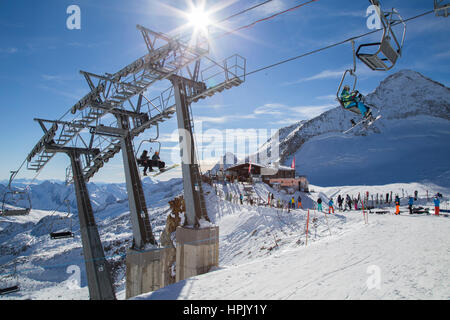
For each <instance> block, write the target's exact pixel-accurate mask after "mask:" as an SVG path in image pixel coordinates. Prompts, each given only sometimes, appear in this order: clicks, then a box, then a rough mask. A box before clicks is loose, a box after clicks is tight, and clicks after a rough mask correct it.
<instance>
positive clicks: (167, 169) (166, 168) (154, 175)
mask: <svg viewBox="0 0 450 320" xmlns="http://www.w3.org/2000/svg"><path fill="white" fill-rule="evenodd" d="M178 166H179V164H177V163H176V164H174V165H171V166H170V167H165V168H161V169H159V172H156V173H154V174H147V176H151V177H156V176H159V175H160V174H163V173H165V172H166V171H169V170H171V169H173V168H176V167H178Z"/></svg>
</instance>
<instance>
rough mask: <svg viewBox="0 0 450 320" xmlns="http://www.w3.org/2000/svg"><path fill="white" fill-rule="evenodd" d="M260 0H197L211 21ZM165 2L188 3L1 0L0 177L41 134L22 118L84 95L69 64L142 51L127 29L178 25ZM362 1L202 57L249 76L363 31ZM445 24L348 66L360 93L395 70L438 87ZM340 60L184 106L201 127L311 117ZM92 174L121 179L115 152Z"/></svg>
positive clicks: (272, 27)
mask: <svg viewBox="0 0 450 320" xmlns="http://www.w3.org/2000/svg"><path fill="white" fill-rule="evenodd" d="M259 2H262V1H225V0H222V1H208V2H207V5H206V7H207V8H212V7H214V6H216V5H217V4H221V5H222V7H223V9H222V10H220V11H217V12H215V13H214V14H213V15H212V17H211V18H212V19H213V20H214V19H216V20H217V19H221V18H225V17H227V16H230V15H231V14H233V13H236V12H239V11H241V10H243V9H245V8H248V7H250V6H251V5H253V4H256V3H259ZM302 2H306V0H305V1H295V0H273V1H272V2H271V3H269V4H266V5H264V6H261V7H259V8H257V9H255V10H252V11H250V12H248V13H245V14H242V15H240V16H238V17H235V18H233V19H230V20H229V21H227V23H226V27H228V28H230V29H236V28H238V27H241V26H244V25H247V24H249V23H252V22H254V21H255V20H257V19H260V18H265V17H267V16H269V15H271V14H273V13H275V12H279V11H281V10H284V9H287V8H289V7H293V6H295V5H297V4H299V3H302ZM72 4H76V5H78V6H79V7H80V8H81V30H69V29H67V27H66V19H67V18H68V14H67V13H66V9H67V7H68V6H69V5H72ZM382 4H383V5H384V6H385V7H386V8H391V7H395V8H397V9H398V11H399V12H400V13H401V14H402V15H403V17H404V18H408V17H411V16H415V15H417V14H420V13H423V12H425V11H428V10H430V9H432V5H433V1H432V0H426V1H425V0H412V1H411V0H385V1H383V2H382ZM169 6H171V7H173V8H176V9H178V10H180V11H187V8H188V4H187V2H186V1H185V0H178V1H167V0H166V1H160V2H159V1H154V0H127V1H124V0H122V1H119V0H96V1H94V0H89V1H88V0H84V1H79V0H70V1H65V0H42V1H30V0H27V1H25V0H0V39H1V41H0V98H1V99H0V108H1V111H2V116H1V117H0V136H1V140H0V148H1V150H2V154H3V156H2V157H1V158H0V179H7V178H8V177H9V171H10V170H14V169H17V168H18V167H19V165H20V164H21V163H22V161H23V160H24V159H25V157H26V156H27V154H28V153H29V152H30V150H31V149H32V147H33V146H34V145H35V143H36V142H37V141H38V140H39V139H40V137H41V136H42V130H41V129H40V127H39V125H38V124H37V123H36V122H35V121H33V118H36V117H39V118H47V119H57V118H59V117H60V116H61V115H62V114H63V113H64V112H66V111H67V110H68V109H69V108H70V107H71V106H73V105H74V104H75V103H76V102H77V101H78V100H79V99H80V98H81V97H82V96H83V95H85V94H86V93H87V92H88V87H87V85H86V83H85V80H84V79H83V78H82V77H81V75H80V74H79V70H86V71H91V72H94V73H98V74H103V73H105V72H108V73H114V72H116V71H118V70H119V69H121V68H122V67H124V66H126V65H127V64H129V63H130V62H132V61H134V59H136V58H137V57H140V56H142V55H143V54H145V53H146V47H145V44H144V41H143V39H142V36H141V34H140V32H139V31H138V30H137V29H136V24H141V25H144V26H146V27H148V28H150V29H152V30H155V31H160V32H164V33H169V32H170V31H171V30H174V29H176V28H177V27H179V26H180V25H182V24H186V23H187V21H186V19H185V18H183V17H181V16H180V15H178V14H177V13H176V12H177V11H176V10H170V9H169ZM367 7H368V1H363V0H360V1H357V0H341V1H335V0H318V1H316V2H314V3H311V4H308V5H306V6H305V7H302V8H300V9H298V10H295V11H293V12H289V13H286V14H283V15H281V16H279V17H277V18H275V19H272V20H269V21H265V22H261V23H258V24H256V25H255V26H254V27H252V28H250V29H246V30H243V31H241V32H239V33H234V34H230V35H227V36H224V37H220V38H218V39H216V40H214V41H213V42H212V44H211V56H212V57H214V58H215V59H217V60H221V59H224V58H226V57H228V56H231V55H233V54H235V53H238V54H240V55H242V56H243V57H245V58H246V59H247V71H252V70H255V69H258V68H260V67H263V66H266V65H270V64H272V63H276V62H278V61H280V60H284V59H286V58H290V57H293V56H297V55H300V54H302V53H305V52H308V51H312V50H314V49H318V48H320V47H323V46H326V45H329V44H332V43H334V42H337V41H340V40H344V39H346V38H348V37H350V36H355V35H359V34H362V33H365V32H367V31H369V30H368V29H367V26H366V19H367V18H366V9H367ZM449 30H450V19H449V18H438V17H435V16H434V15H433V14H430V15H428V16H425V17H423V18H420V19H417V20H414V21H411V22H410V23H409V24H408V29H407V34H406V42H405V47H404V52H403V56H402V58H401V59H400V60H399V62H398V64H397V65H396V66H395V68H394V69H393V70H392V71H390V72H387V73H386V72H381V73H380V72H372V71H370V70H369V69H368V68H367V67H366V66H364V65H362V64H361V63H358V66H357V72H358V75H359V85H358V87H359V90H360V91H361V92H363V93H369V92H371V91H373V90H374V89H375V88H376V86H377V85H378V83H379V82H380V81H381V80H383V79H384V78H385V77H386V76H388V75H389V74H391V73H393V72H396V71H398V70H401V69H413V70H416V71H418V72H421V73H422V74H424V75H425V76H427V77H430V78H432V79H434V80H436V81H439V82H441V83H443V84H445V85H447V86H449V79H450V43H449V41H448V34H449ZM218 32H219V33H220V31H218ZM379 35H380V34H376V35H372V36H369V37H366V38H363V39H359V40H358V41H357V45H359V44H361V43H364V42H372V41H376V40H377V39H378V38H379ZM351 64H352V53H351V45H350V44H349V43H347V44H344V45H341V46H338V47H335V48H333V49H330V50H327V51H324V52H321V53H318V54H315V55H312V56H309V57H306V58H303V59H299V60H295V61H292V62H289V63H286V64H283V65H280V66H277V67H275V68H272V69H268V70H265V71H262V72H259V73H255V74H252V75H250V76H248V77H247V79H246V82H245V83H244V84H243V85H241V86H240V87H237V88H233V89H232V90H228V91H226V92H223V93H221V94H218V95H216V96H214V97H212V98H209V99H207V100H201V101H200V102H198V103H197V104H194V105H193V106H192V109H193V113H194V118H195V119H196V120H198V121H201V127H202V128H203V131H207V130H211V129H216V130H221V131H222V132H224V131H225V130H226V129H267V130H271V129H278V128H281V127H284V126H287V125H289V124H292V123H294V122H296V121H299V120H303V119H309V118H312V117H314V116H317V115H318V114H320V113H321V112H323V111H325V110H327V109H330V108H332V107H335V106H336V102H335V100H334V98H333V95H334V94H335V92H336V89H337V86H338V82H339V79H340V77H341V74H342V73H343V71H344V70H345V69H346V68H348V67H349V66H350V65H351ZM166 86H167V84H160V85H156V86H155V87H154V88H152V89H151V90H149V92H148V93H147V95H148V96H149V97H154V96H157V95H158V94H159V92H160V90H162V89H165V88H166ZM175 128H176V120H175V119H172V120H170V121H168V122H166V123H164V125H163V126H162V127H161V142H162V143H163V148H162V152H161V153H162V157H163V158H166V159H167V158H170V157H169V154H171V152H173V151H172V150H173V149H174V148H176V142H175V141H174V139H173V136H172V133H173V131H174V130H175ZM269 132H270V131H269ZM151 135H154V133H153V132H148V133H147V134H146V136H148V137H149V136H151ZM219 151H222V150H219ZM231 151H233V150H231ZM216 155H217V156H219V155H220V154H216ZM210 156H211V155H210ZM168 162H171V161H170V160H169V161H168ZM68 164H69V161H68V159H67V158H66V157H65V156H63V155H58V156H57V157H55V158H54V159H53V160H52V162H50V163H49V164H48V165H47V167H46V168H45V169H44V170H43V171H42V172H41V174H40V176H39V179H63V178H64V174H65V168H66V167H67V165H68ZM175 174H179V172H178V173H177V172H173V173H172V174H170V175H169V173H167V175H166V178H169V177H172V176H173V175H175ZM32 176H33V172H32V171H26V170H22V171H21V172H20V175H19V176H18V177H22V178H23V177H32ZM93 181H106V182H121V181H123V169H122V164H121V156H120V155H117V156H116V157H115V159H114V160H112V161H110V162H109V163H108V164H107V165H105V167H103V168H102V170H101V171H100V172H99V173H98V174H97V176H96V177H95V178H94V179H93Z"/></svg>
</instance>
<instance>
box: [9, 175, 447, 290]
mask: <svg viewBox="0 0 450 320" xmlns="http://www.w3.org/2000/svg"><path fill="white" fill-rule="evenodd" d="M254 189H255V191H256V194H257V195H258V196H259V197H260V198H261V199H267V195H268V193H269V192H270V193H273V194H274V195H275V199H276V200H284V201H287V200H289V199H290V197H291V196H292V195H289V194H286V193H284V192H277V191H275V190H273V189H271V188H270V187H269V186H267V185H265V184H262V183H257V184H256V185H255V187H254ZM311 189H312V190H313V192H312V193H311V194H305V193H299V192H297V193H295V195H294V196H295V198H297V196H298V195H301V196H302V202H303V205H304V208H305V210H301V209H296V210H291V212H287V211H286V210H280V209H274V208H268V207H264V206H262V207H256V206H250V205H248V204H247V203H244V204H243V205H241V204H238V203H233V202H230V201H226V200H225V195H226V194H227V193H233V194H238V193H241V192H243V185H242V184H241V183H235V184H230V183H227V184H218V185H217V186H216V187H210V186H209V185H204V190H205V197H206V203H207V209H208V214H209V216H210V218H211V220H212V222H213V223H214V224H216V225H218V226H219V227H220V244H219V245H220V257H219V265H220V270H218V271H217V272H212V273H210V274H207V275H204V276H201V277H195V278H193V279H190V280H186V281H183V282H180V283H179V284H176V285H175V286H172V287H167V288H165V289H162V290H159V291H156V292H155V293H153V295H152V296H151V298H155V299H159V298H170V299H172V298H180V299H182V298H199V297H200V296H201V291H202V290H209V287H208V286H209V285H210V284H211V282H212V283H214V285H215V287H216V289H217V288H225V287H226V288H227V289H226V290H225V289H223V290H219V291H217V290H215V291H214V294H213V292H210V293H209V294H210V299H212V298H217V299H226V298H233V299H244V298H254V299H266V298H271V299H278V298H292V299H293V298H300V297H301V298H303V297H305V298H314V297H315V298H330V297H334V298H345V297H347V294H348V297H349V298H358V297H359V296H358V295H360V294H362V295H363V297H368V298H373V297H385V298H401V297H406V298H415V297H419V298H428V297H435V298H439V299H447V298H448V294H447V295H445V291H444V290H443V289H442V287H441V286H440V283H444V281H440V280H442V279H443V277H445V276H447V275H446V274H445V272H446V271H445V270H447V266H448V260H446V259H447V258H446V257H448V252H447V253H445V252H444V251H446V250H447V251H448V248H447V247H448V246H447V245H446V243H448V234H449V233H448V232H447V231H448V227H449V226H448V222H446V221H448V219H447V218H436V219H435V220H431V218H432V217H426V216H423V217H420V218H421V219H419V217H418V218H417V219H418V220H417V221H416V220H406V219H407V218H408V217H403V216H401V217H390V216H383V218H384V219H381V217H380V218H377V217H375V216H372V215H371V217H370V223H371V224H370V226H369V228H367V226H365V225H364V223H363V221H364V220H363V218H362V216H361V212H360V211H355V212H353V211H352V212H345V213H338V214H336V215H331V216H327V217H326V216H325V215H324V214H323V213H319V212H317V211H314V210H311V211H310V214H311V216H310V223H311V225H310V235H309V239H308V247H305V241H306V239H305V223H306V220H307V212H308V211H307V209H308V208H309V209H312V208H314V206H315V203H314V201H315V200H316V199H317V197H319V196H320V197H322V199H323V200H325V201H324V202H325V203H326V202H327V200H328V199H329V198H331V197H334V198H335V197H336V196H337V194H342V195H343V194H350V195H354V196H356V195H357V194H358V193H361V194H363V193H364V192H366V191H369V192H370V193H371V194H374V193H380V194H382V193H384V192H388V191H393V192H394V194H400V196H402V195H403V194H402V193H403V191H404V193H405V196H406V195H408V194H412V193H413V192H414V191H415V190H418V191H419V197H420V198H421V199H420V202H419V203H420V204H421V205H425V206H428V207H431V205H432V203H431V202H430V201H427V200H426V191H429V195H432V194H434V193H436V192H441V193H443V194H444V197H446V198H448V195H449V193H450V190H449V189H446V188H442V187H437V186H434V185H423V184H408V185H405V184H397V185H387V186H377V187H369V186H359V187H358V186H349V187H333V188H324V187H318V186H311ZM216 192H217V194H216ZM181 193H182V184H181V183H180V180H179V179H174V180H171V181H167V182H160V183H158V184H155V185H153V186H152V187H149V189H147V191H146V192H145V196H146V199H147V203H148V205H149V213H150V217H151V223H152V228H153V230H154V233H155V235H156V238H157V239H158V240H159V236H160V234H161V232H162V230H163V229H164V224H165V220H166V217H167V215H168V213H169V206H168V203H167V202H168V201H169V200H171V199H173V197H175V196H177V195H179V194H181ZM402 204H403V205H405V204H406V201H404V200H402ZM444 206H446V208H448V206H449V203H448V202H446V203H445V204H444ZM324 208H325V210H327V209H328V208H327V206H326V205H325V206H324ZM388 210H391V212H392V211H393V208H392V207H391V208H389V209H388ZM402 210H403V211H406V208H405V207H402ZM52 213H53V212H51V211H43V210H36V209H33V210H32V212H31V214H30V215H29V216H26V217H0V281H3V279H4V276H5V275H8V274H10V273H11V272H12V271H13V268H14V262H17V265H16V266H17V271H18V276H19V281H20V286H21V288H22V290H21V291H20V292H18V293H15V294H12V295H9V296H3V297H0V299H24V298H30V299H88V296H89V294H88V290H87V283H86V277H85V271H84V270H85V269H84V260H83V256H82V248H81V238H80V233H79V225H78V222H77V216H76V214H74V215H73V216H72V218H73V220H72V222H73V231H74V233H75V238H73V239H65V240H56V241H54V240H50V238H49V232H50V231H51V230H53V231H56V230H63V229H64V228H65V227H67V220H64V219H61V218H62V217H65V216H66V213H65V212H56V213H54V214H52ZM314 218H317V220H314ZM393 218H398V219H397V220H391V219H393ZM422 218H423V219H422ZM129 219H130V218H129V213H128V209H127V203H115V204H112V205H111V206H109V207H108V208H107V209H106V210H102V211H99V212H97V213H96V221H97V223H98V226H99V232H100V236H101V239H102V243H103V245H104V248H105V254H106V256H107V258H108V260H109V261H110V262H111V263H112V266H113V276H114V279H115V285H116V289H117V291H116V292H117V297H118V298H119V299H123V298H124V283H125V272H124V271H125V266H124V258H125V253H126V249H127V248H128V247H129V246H130V241H131V238H132V232H131V226H130V222H129ZM401 219H405V220H401ZM427 219H428V220H427ZM438 219H440V220H438ZM444 219H447V220H445V221H444ZM372 220H373V221H372ZM378 220H379V222H376V221H378ZM401 221H404V223H403V224H396V223H397V222H398V223H400V222H401ZM438 221H440V222H438ZM372 223H374V225H372ZM439 223H440V224H439ZM410 224H411V225H410ZM420 224H422V227H423V228H425V229H422V231H423V230H433V234H431V233H427V236H426V237H417V232H419V230H418V229H417V228H418V227H419V225H420ZM438 224H439V225H438ZM397 228H398V229H399V230H401V231H402V232H403V233H401V234H395V232H396V230H397ZM366 230H371V231H370V232H371V233H365V232H366ZM406 230H410V231H411V232H406ZM422 231H421V232H422ZM330 232H331V234H332V236H330ZM422 234H423V233H422ZM380 235H382V236H380ZM391 237H393V238H392V239H394V240H395V242H396V243H397V242H398V243H401V244H402V245H401V246H399V247H396V246H392V245H391V243H392V242H391ZM419 238H420V239H422V240H421V241H425V242H424V243H423V244H420V245H419V244H418V243H416V242H414V241H416V239H419ZM370 239H372V240H370ZM411 241H412V242H411ZM364 243H366V246H365V247H364ZM376 243H378V244H379V245H381V244H385V245H383V246H381V247H379V246H376ZM431 243H433V245H435V248H431V249H430V244H431ZM436 244H438V245H436ZM354 245H355V248H356V249H355V248H353V246H354ZM369 245H370V246H372V245H373V246H375V247H374V248H371V247H368V246H369ZM409 246H418V248H420V250H419V251H417V255H421V259H420V264H418V265H417V264H416V265H414V268H413V269H414V271H411V272H409V273H408V272H407V273H405V274H402V276H401V282H400V283H399V284H398V285H397V284H395V283H394V282H392V283H391V282H390V281H394V280H395V279H392V278H386V284H387V285H388V286H387V287H386V289H383V290H385V291H383V292H385V295H384V296H373V295H372V294H373V292H372V293H370V294H369V293H364V287H363V283H361V282H359V283H358V285H355V286H350V287H349V290H348V291H345V290H337V291H336V292H335V293H330V292H331V291H332V289H331V286H332V285H339V286H341V285H342V283H344V282H352V281H351V280H355V279H356V280H358V281H362V280H361V279H362V278H363V277H366V276H367V275H366V274H365V272H366V270H365V269H361V268H366V267H367V265H368V264H371V263H378V264H379V265H380V266H381V267H382V270H386V273H387V274H391V271H392V270H393V269H395V268H394V266H397V264H398V265H400V266H401V268H400V269H399V270H402V271H404V270H403V268H406V266H405V265H407V264H408V265H409V266H410V267H411V265H412V262H413V261H412V260H413V258H414V257H415V256H406V251H403V252H401V251H402V250H409ZM317 248H318V249H317ZM377 250H378V251H377ZM383 250H387V252H386V259H381V260H377V259H378V258H379V257H380V256H381V251H383ZM426 250H431V251H430V252H432V253H433V255H431V256H430V255H429V254H428V253H429V252H428V253H427V254H425V253H424V252H425V251H426ZM397 251H399V252H401V253H402V254H403V256H399V258H398V259H397V260H395V262H392V263H391V264H388V262H387V261H388V259H391V258H392V257H393V256H396V255H398V254H399V253H398V252H397ZM383 252H384V251H383ZM361 257H362V258H361ZM400 257H401V258H400ZM403 258H404V259H405V260H404V262H402V261H403V260H402V259H403ZM352 259H353V260H354V261H355V263H354V266H351V265H352V262H351V261H352ZM360 260H363V261H362V262H361V263H359V262H358V261H360ZM417 260H418V261H419V259H417ZM427 264H428V265H431V264H433V269H432V270H431V269H430V270H428V269H423V268H424V266H425V265H427ZM332 266H333V268H331V267H332ZM70 267H72V268H79V270H80V272H81V287H80V288H78V287H76V286H75V289H71V290H67V289H68V287H69V286H70V279H71V278H72V277H71V273H70V272H69V271H70V269H68V268H70ZM341 268H342V270H344V272H343V273H340V272H339V270H340V269H341ZM358 268H359V269H358ZM385 268H386V269H385ZM347 269H348V270H347ZM292 270H304V272H302V273H300V272H299V273H296V272H292ZM357 271H358V272H359V273H356V272H357ZM330 272H331V273H330ZM383 272H384V271H383ZM395 272H398V271H395ZM428 272H430V273H428ZM268 274H272V275H275V274H276V275H277V276H276V277H269V278H270V279H272V280H274V283H273V286H272V287H271V290H270V291H268V290H266V289H263V288H260V287H259V286H258V283H261V282H263V280H262V279H265V280H264V281H266V280H267V279H268ZM331 274H332V276H331ZM351 274H355V277H354V278H352V277H351ZM242 275H246V276H245V277H244V278H245V279H243V278H242ZM216 276H217V278H216ZM297 276H298V278H297ZM417 276H420V277H422V278H421V279H423V281H428V280H432V281H434V282H435V283H437V284H436V285H434V286H435V287H433V288H428V289H427V290H428V291H423V290H425V289H423V288H422V287H419V286H415V285H414V283H413V281H414V279H415V278H414V277H417ZM203 277H205V278H203ZM211 277H212V278H211ZM259 277H262V278H259ZM199 279H200V281H198V282H197V280H199ZM202 279H208V280H207V281H206V282H203V280H202ZM250 280H251V281H250ZM356 280H355V281H356ZM193 281H194V282H195V286H194V287H193V288H194V290H193V291H191V293H189V294H188V293H187V292H189V290H188V289H186V288H188V287H190V286H192V284H193V283H194V282H193ZM248 281H250V282H251V283H253V285H250V284H248ZM329 281H331V282H329ZM421 281H422V280H421ZM288 282H289V284H288ZM353 282H354V281H353ZM206 283H207V284H206ZM244 283H246V286H245V288H244V286H243V284H244ZM294 283H297V284H298V286H299V287H301V286H303V287H304V288H305V290H306V289H308V290H311V291H308V290H306V291H303V290H297V289H296V287H292V286H293V284H294ZM320 283H323V284H327V286H328V285H329V287H330V289H329V290H328V289H327V290H328V291H323V292H320V290H319V287H320V286H319V284H320ZM197 284H199V285H200V284H201V286H202V287H200V286H197ZM222 284H223V286H222ZM203 286H204V287H203ZM269 287H270V286H269ZM281 287H286V288H287V287H290V288H291V289H292V290H290V291H289V290H288V291H286V290H284V289H282V288H281ZM395 290H399V292H400V294H397V293H396V291H395ZM405 290H406V291H405ZM233 291H235V293H232V292H233ZM176 292H178V293H179V294H177V293H176ZM303 292H304V293H303ZM308 292H309V294H308V296H305V295H307V293H308ZM447 293H448V291H447ZM303 294H304V295H303ZM364 294H368V295H366V296H364ZM202 297H203V296H202Z"/></svg>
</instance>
